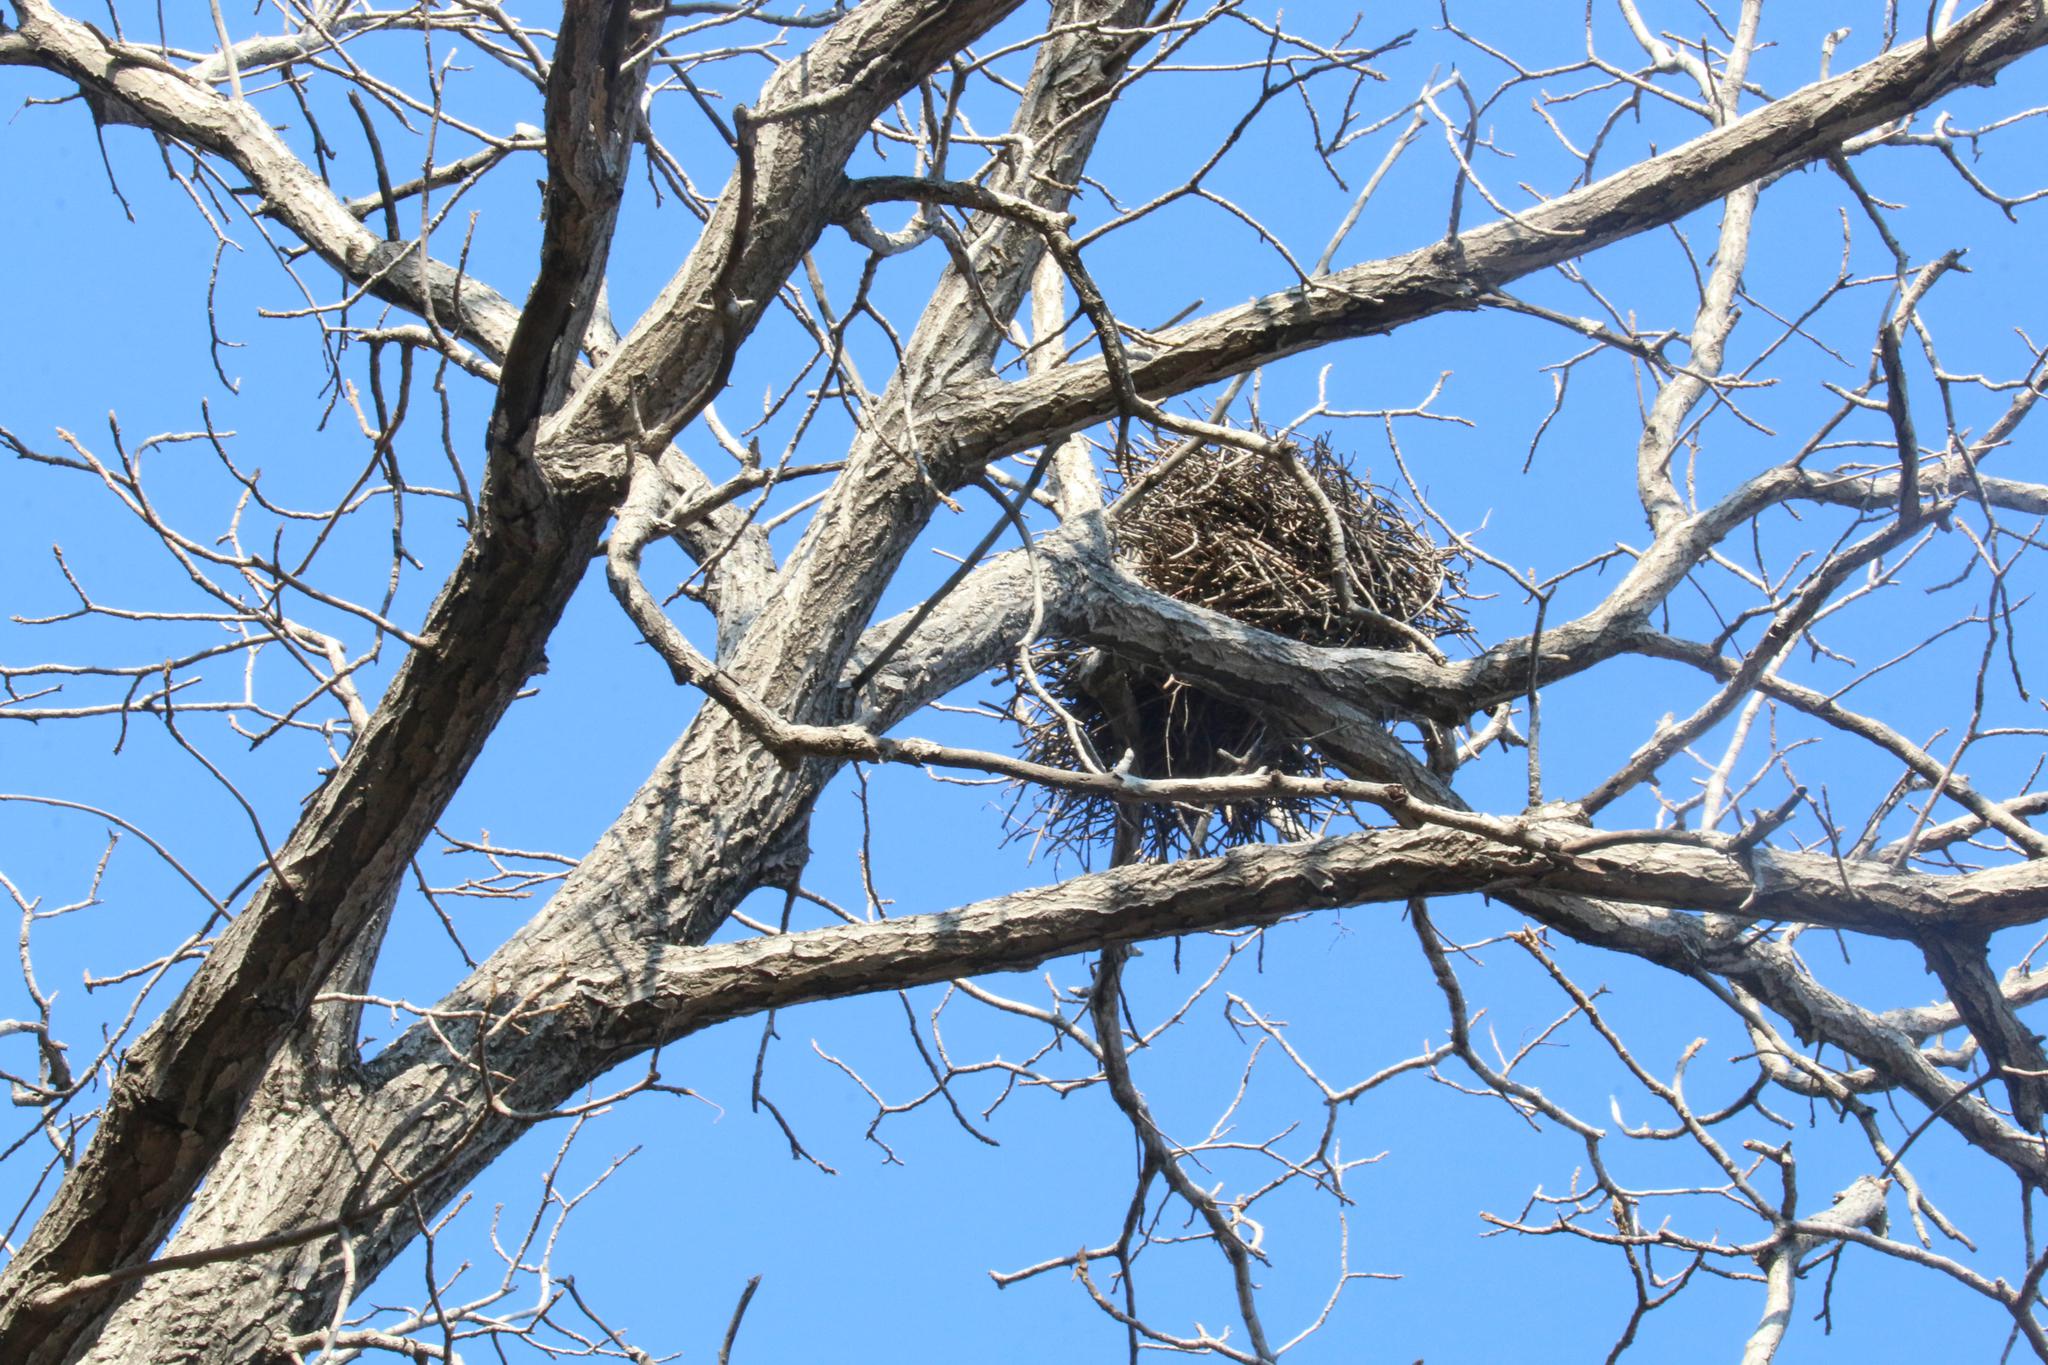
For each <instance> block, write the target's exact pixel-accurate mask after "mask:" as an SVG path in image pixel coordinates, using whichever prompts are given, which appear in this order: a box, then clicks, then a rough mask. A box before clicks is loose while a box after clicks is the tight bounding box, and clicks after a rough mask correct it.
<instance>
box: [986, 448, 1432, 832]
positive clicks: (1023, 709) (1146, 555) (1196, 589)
mask: <svg viewBox="0 0 2048 1365" xmlns="http://www.w3.org/2000/svg"><path fill="white" fill-rule="evenodd" d="M1174 449H1175V447H1174V446H1173V445H1171V444H1168V443H1167V442H1164V441H1160V440H1139V441H1134V442H1131V443H1130V444H1129V445H1128V446H1126V447H1124V448H1122V449H1119V450H1118V451H1117V452H1115V453H1114V454H1113V455H1112V457H1111V473H1112V476H1113V481H1114V482H1115V483H1117V484H1118V485H1119V486H1120V487H1121V488H1122V489H1124V490H1128V489H1130V488H1131V487H1132V486H1134V485H1136V484H1138V483H1139V482H1140V481H1141V480H1145V479H1147V478H1148V476H1155V477H1154V479H1153V482H1152V484H1151V487H1150V489H1149V491H1148V492H1147V493H1146V494H1145V496H1144V497H1143V498H1142V500H1140V501H1139V502H1138V503H1137V504H1136V506H1135V507H1133V508H1132V509H1131V510H1130V511H1129V512H1128V513H1126V514H1125V515H1124V516H1122V518H1121V519H1120V520H1119V522H1118V524H1117V531H1116V540H1117V556H1118V559H1119V561H1120V562H1121V563H1122V564H1123V566H1124V567H1125V568H1126V569H1128V570H1129V571H1130V572H1131V573H1132V574H1133V575H1135V576H1136V577H1137V578H1138V579H1139V580H1140V581H1142V582H1143V583H1145V584H1146V585H1147V586H1149V587H1151V588H1154V589H1156V590H1157V591H1159V592H1162V593H1165V594H1167V595H1168V596H1170V597H1173V598H1176V599H1178V600H1180V601H1182V602H1187V603H1190V604H1192V605H1195V606H1200V607H1206V608H1208V609H1209V610H1211V611H1217V612H1221V613H1223V614H1224V615H1226V616H1229V617H1232V618H1234V619H1236V620H1238V621H1242V622H1244V623H1245V624H1246V625H1251V626H1257V627H1258V628H1259V629H1261V630H1267V631H1271V632H1273V633H1274V634H1276V635H1284V636H1286V637H1287V638H1289V639H1291V640H1299V641H1301V642H1302V643H1304V644H1311V645H1325V646H1346V645H1352V646H1357V645H1363V646H1372V647H1375V648H1380V649H1396V650H1417V649H1425V648H1427V649H1434V644H1433V642H1434V641H1435V640H1437V639H1439V638H1441V637H1444V636H1447V635H1459V634H1463V633H1464V632H1465V630H1466V623H1465V617H1464V614H1463V612H1462V611H1461V610H1460V609H1459V606H1458V603H1459V601H1460V600H1461V599H1462V597H1463V595H1464V594H1463V577H1462V574H1461V573H1460V568H1461V564H1462V560H1461V557H1460V556H1459V555H1458V554H1457V553H1456V552H1455V551H1451V550H1447V549H1445V548H1443V547H1440V546H1438V545H1436V544H1435V543H1434V542H1432V541H1431V539H1430V537H1429V536H1428V534H1427V533H1425V532H1424V531H1423V530H1422V528H1421V527H1420V526H1418V525H1417V524H1416V523H1415V522H1414V521H1413V520H1411V519H1410V518H1409V516H1408V515H1407V513H1406V512H1405V511H1404V510H1403V509H1402V507H1401V506H1400V505H1399V504H1398V503H1396V502H1395V501H1394V500H1393V499H1392V498H1391V497H1390V496H1388V495H1387V494H1386V493H1384V492H1383V491H1381V490H1379V489H1376V488H1374V487H1373V486H1372V484H1371V483H1370V482H1369V481H1367V480H1366V479H1362V478H1359V477H1358V476H1356V475H1354V474H1353V473H1352V472H1351V469H1350V466H1349V464H1348V462H1347V461H1346V460H1345V459H1344V457H1342V456H1340V455H1338V454H1337V453H1336V452H1335V451H1333V450H1332V449H1331V448H1330V445H1329V442H1328V441H1327V440H1326V439H1321V438H1318V439H1317V440H1315V441H1313V442H1312V443H1310V444H1307V445H1301V444H1298V443H1285V444H1283V445H1280V446H1277V447H1275V448H1273V449H1269V450H1266V451H1250V450H1244V449H1239V448H1235V447H1225V448H1219V447H1212V446H1205V447H1201V448H1198V449H1194V450H1192V451H1191V452H1189V453H1188V454H1186V455H1185V456H1183V457H1181V458H1179V459H1177V460H1175V459H1172V452H1173V451H1174ZM1162 468H1163V473H1162V472H1160V471H1161V470H1162ZM1011 672H1012V678H1011V681H1012V683H1013V684H1015V685H1016V686H1017V694H1016V695H1017V698H1018V700H1017V703H1016V705H1015V706H1014V707H1013V708H1012V711H1013V715H1014V717H1015V719H1016V722H1017V725H1018V727H1019V730H1020V732H1021V736H1022V739H1021V746H1020V747H1021V748H1022V751H1023V753H1024V755H1025V756H1026V757H1028V758H1030V759H1032V760H1034V761H1036V762H1039V763H1044V764H1048V765H1052V766H1056V767H1062V768H1069V769H1071V768H1075V767H1083V766H1087V762H1084V760H1083V757H1082V754H1081V752H1080V745H1079V744H1077V742H1076V736H1077V734H1078V736H1079V738H1080V740H1081V741H1082V742H1083V743H1085V744H1086V746H1087V748H1088V750H1089V751H1090V752H1089V754H1088V761H1089V762H1095V763H1100V764H1102V765H1104V766H1121V767H1122V770H1123V771H1125V772H1127V773H1129V774H1132V775H1134V776H1138V777H1142V778H1150V779H1160V778H1207V777H1220V776H1226V775H1230V774H1236V773H1249V772H1255V771H1258V770H1259V769H1265V770H1267V771H1269V772H1275V773H1283V774H1287V775H1291V776H1315V775H1319V774H1321V773H1322V771H1323V763H1322V760H1321V758H1320V757H1319V756H1318V755H1317V754H1316V752H1315V751H1314V750H1313V749H1312V748H1311V747H1309V746H1308V745H1305V744H1303V743H1301V742H1299V741H1298V740H1295V739H1292V738H1290V737H1288V736H1286V735H1283V734H1277V733H1275V732H1274V731H1272V730H1271V729H1270V728H1269V727H1268V725H1267V724H1266V722H1265V720H1264V719H1263V718H1262V717H1261V716H1259V715H1258V714H1257V713H1255V712H1254V711H1252V710H1250V709H1249V708H1247V707H1245V706H1243V705H1241V704H1239V703H1237V702H1235V701H1232V700H1231V699H1229V698H1227V697H1223V696H1218V695H1216V694H1214V693H1211V692H1207V691H1205V690H1203V689H1202V688H1201V687H1200V686H1198V685H1196V684H1195V683H1193V682H1190V681H1188V680H1187V679H1184V678H1181V677H1179V676H1177V675H1175V674H1173V673H1171V672H1168V671H1165V670H1162V669H1159V668H1155V667H1152V666H1148V665H1146V664H1144V663H1142V662H1139V661H1136V660H1132V659H1125V658H1121V657H1118V656H1117V655H1115V654H1114V653H1111V652H1109V651H1105V650H1102V649H1096V648H1091V647H1089V646H1087V645H1083V644H1078V643H1071V642H1053V643H1049V644H1046V645H1041V646H1040V647H1038V648H1037V649H1036V650H1035V651H1034V652H1033V655H1032V672H1033V674H1035V678H1036V685H1035V686H1034V685H1033V682H1032V680H1031V679H1027V678H1024V677H1022V676H1021V670H1020V669H1018V668H1016V667H1015V666H1013V667H1012V670H1011ZM1028 790H1029V792H1030V794H1031V796H1032V797H1033V798H1034V799H1035V802H1036V805H1035V809H1034V810H1033V816H1034V817H1035V818H1031V819H1025V820H1021V821H1020V822H1019V834H1020V836H1021V835H1024V834H1036V835H1037V836H1038V837H1040V838H1042V839H1045V840H1049V841H1050V842H1051V843H1052V844H1053V845H1054V846H1055V847H1057V848H1065V849H1069V850H1072V851H1073V852H1075V853H1077V854H1080V855H1082V856H1083V857H1084V858H1085V857H1086V856H1088V854H1089V853H1090V852H1091V851H1092V850H1094V849H1096V848H1104V847H1110V846H1112V845H1113V843H1114V841H1115V837H1116V833H1117V825H1118V820H1119V815H1118V810H1119V804H1118V803H1117V802H1114V801H1112V800H1109V799H1107V798H1105V797H1100V796H1086V795H1079V794H1075V793H1067V792H1055V791H1046V790H1044V789H1038V788H1032V789H1028ZM1019 799H1020V801H1022V800H1024V799H1026V794H1025V793H1024V792H1020V794H1019ZM1122 810H1123V816H1122V818H1123V819H1125V820H1128V821H1130V822H1131V829H1130V831H1129V832H1130V834H1131V836H1132V837H1133V845H1132V848H1131V851H1132V852H1133V853H1136V854H1143V855H1149V856H1151V857H1153V858H1165V857H1168V856H1171V855H1172V854H1174V853H1176V852H1185V851H1190V850H1192V851H1194V852H1196V853H1201V852H1204V851H1207V850H1209V849H1213V848H1217V847H1227V846H1229V845H1232V844H1241V843H1249V842H1255V841H1259V840H1263V839H1265V838H1267V837H1268V834H1269V832H1278V833H1279V834H1280V835H1281V836H1282V837H1298V835H1299V834H1300V833H1301V832H1303V831H1305V830H1306V829H1310V828H1313V827H1314V826H1315V825H1316V824H1318V823H1320V822H1321V821H1322V819H1323V818H1324V817H1325V816H1326V815H1327V814H1328V811H1329V805H1328V803H1326V802H1321V801H1316V800H1308V799H1275V798H1264V799H1257V800H1244V801H1236V802H1227V803H1223V804H1219V805H1215V806H1197V805H1183V804H1166V803H1160V804H1152V805H1129V804H1127V805H1124V806H1122Z"/></svg>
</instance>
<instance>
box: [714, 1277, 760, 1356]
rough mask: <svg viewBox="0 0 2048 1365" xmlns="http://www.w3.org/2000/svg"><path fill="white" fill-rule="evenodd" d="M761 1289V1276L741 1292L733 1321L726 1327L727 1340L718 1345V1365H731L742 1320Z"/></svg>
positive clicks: (751, 1281) (734, 1307)
mask: <svg viewBox="0 0 2048 1365" xmlns="http://www.w3.org/2000/svg"><path fill="white" fill-rule="evenodd" d="M760 1287H761V1277H760V1276H759V1275H756V1276H754V1277H753V1278H751V1279H749V1280H748V1281H747V1287H746V1288H745V1289H742V1290H741V1291H740V1301H739V1302H738V1303H737V1304H735V1305H733V1310H732V1321H731V1322H729V1323H727V1324H726V1326H725V1339H724V1340H723V1341H721V1342H719V1343H718V1365H729V1363H730V1361H731V1360H732V1344H733V1342H734V1341H735V1340H736V1339H737V1338H738V1337H739V1334H740V1320H741V1319H742V1318H744V1317H746V1315H747V1305H748V1304H750V1303H752V1302H753V1301H754V1291H755V1290H756V1289H759V1288H760Z"/></svg>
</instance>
